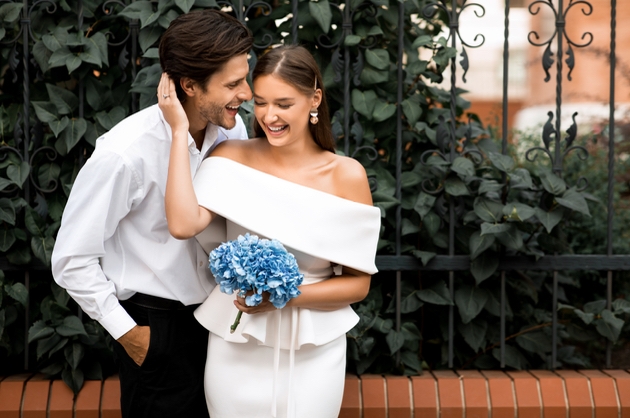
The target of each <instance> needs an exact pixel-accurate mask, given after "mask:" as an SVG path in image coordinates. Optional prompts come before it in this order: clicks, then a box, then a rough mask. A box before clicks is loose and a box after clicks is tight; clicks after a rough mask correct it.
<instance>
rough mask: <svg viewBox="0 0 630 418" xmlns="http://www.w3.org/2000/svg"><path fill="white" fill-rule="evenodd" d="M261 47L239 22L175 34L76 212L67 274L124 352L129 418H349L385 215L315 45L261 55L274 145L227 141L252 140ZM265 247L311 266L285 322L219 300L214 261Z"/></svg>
mask: <svg viewBox="0 0 630 418" xmlns="http://www.w3.org/2000/svg"><path fill="white" fill-rule="evenodd" d="M251 45H252V38H251V35H250V34H249V32H248V31H247V29H246V28H245V27H244V26H243V25H242V24H241V23H240V22H238V21H237V20H236V19H234V18H232V17H230V16H229V15H226V14H224V13H222V12H218V11H213V10H205V11H202V12H191V13H188V14H186V15H182V16H180V17H179V18H177V19H176V20H174V21H173V22H172V24H171V26H170V27H169V29H168V30H167V31H166V32H165V33H164V35H163V37H162V40H161V43H160V63H161V65H162V68H163V70H164V72H165V74H164V75H162V79H161V81H160V85H159V86H158V105H157V106H152V107H150V108H147V109H145V110H143V111H141V112H138V113H136V114H135V115H132V116H130V117H128V118H127V119H125V120H123V121H122V122H121V123H120V124H118V125H117V126H116V127H114V128H113V129H112V130H111V131H110V132H108V133H106V134H105V135H104V136H103V137H101V138H100V139H99V140H98V141H97V146H96V149H95V151H94V153H93V155H92V157H91V158H90V159H89V160H88V162H87V163H86V165H85V167H84V168H83V169H82V170H81V172H80V173H79V175H78V177H77V179H76V181H75V183H74V186H73V189H72V193H71V195H70V198H69V200H68V204H67V206H66V209H65V212H64V216H63V219H62V227H61V229H60V231H59V234H58V237H57V244H56V246H55V249H54V253H53V275H54V277H55V280H56V281H57V282H58V283H59V284H60V285H61V286H63V287H64V288H66V289H67V290H68V293H69V294H70V295H71V296H72V297H73V298H74V299H75V300H76V301H77V302H78V303H79V305H80V306H81V307H82V309H83V310H84V311H85V312H86V313H88V314H89V315H90V317H92V318H94V319H96V320H98V321H99V322H100V323H101V324H102V325H103V326H104V327H105V329H106V330H107V331H108V332H109V333H110V334H111V335H112V337H113V338H114V339H115V340H116V341H117V342H116V343H115V349H116V352H117V354H118V357H119V359H120V380H121V393H122V396H121V404H122V411H123V417H125V418H128V417H133V418H139V417H191V418H195V417H207V416H208V413H209V414H210V416H212V417H213V418H236V417H238V418H240V417H245V418H247V417H271V416H277V417H300V418H301V417H317V418H326V417H331V418H332V417H336V416H337V415H338V413H339V408H340V405H341V398H342V394H343V383H344V375H345V350H346V349H345V344H346V341H345V333H346V332H347V331H348V330H349V329H350V328H351V327H352V326H354V324H355V323H356V321H357V316H356V314H354V312H352V309H351V308H350V307H349V304H350V303H353V302H356V301H359V300H361V299H362V298H364V297H365V295H366V294H367V291H368V289H369V283H370V274H373V273H374V272H375V271H376V269H375V267H374V253H375V249H376V241H377V239H378V232H379V221H380V212H379V210H378V209H376V208H374V207H373V206H371V195H370V191H369V187H368V182H367V178H366V175H365V171H364V170H363V168H362V167H361V166H360V165H359V164H358V163H357V162H356V161H354V160H351V159H349V158H345V157H340V156H337V155H336V154H335V153H334V141H333V138H332V134H331V131H330V121H329V117H328V109H327V106H326V102H325V96H324V92H323V85H322V80H321V75H320V73H319V70H318V69H317V66H316V64H315V61H314V60H313V58H312V56H311V55H310V54H309V53H308V52H306V50H304V49H303V48H300V47H280V48H277V49H273V50H271V51H270V52H268V53H267V54H265V55H263V56H262V57H260V59H259V61H258V63H257V65H256V68H255V69H254V73H253V86H254V95H253V97H254V103H255V116H256V120H255V122H254V128H255V133H256V137H257V138H256V139H251V140H240V141H225V140H226V139H243V138H246V137H247V134H246V130H245V127H244V125H243V122H242V120H241V119H240V117H239V116H238V115H237V111H238V107H239V106H240V104H241V103H242V102H243V101H246V100H250V99H251V98H252V92H251V90H250V88H249V86H248V84H247V81H246V77H247V75H248V72H249V69H248V65H247V53H248V51H249V49H250V48H251ZM219 143H221V144H220V145H218V144H219ZM207 155H209V158H206V159H204V157H206V156H207ZM202 160H203V163H202ZM167 172H168V176H167ZM193 177H194V183H193ZM247 232H249V233H251V234H256V235H259V236H260V237H267V238H276V239H278V240H280V241H281V242H282V243H283V244H284V245H285V246H286V247H287V250H289V251H290V252H291V253H293V254H294V255H295V257H296V259H297V261H298V265H299V267H300V271H301V272H302V273H303V274H304V281H303V284H302V285H301V286H300V291H301V295H300V296H298V297H297V298H295V299H293V300H291V301H290V302H289V303H288V304H287V306H286V307H285V308H283V309H280V310H279V309H275V308H274V307H273V305H271V304H270V303H268V302H263V303H262V304H260V305H258V306H256V307H248V306H246V305H245V303H244V300H243V299H242V298H239V297H238V296H235V295H225V294H222V293H220V291H219V289H218V287H216V288H215V287H214V286H215V282H214V279H213V278H212V277H211V275H210V273H209V269H208V258H207V254H206V253H207V252H208V251H209V250H211V249H212V248H213V247H215V246H216V245H217V244H218V243H219V242H221V241H225V240H226V239H229V240H231V239H235V238H236V237H238V235H243V234H245V233H247ZM197 235H198V238H197V240H196V239H194V238H193V237H195V236H197ZM200 244H201V245H200ZM202 245H203V246H204V248H205V251H204V248H202ZM337 266H338V268H337ZM333 267H335V268H333ZM213 288H214V290H213ZM239 310H240V311H243V312H244V313H245V314H246V315H243V319H242V320H241V324H240V325H239V327H238V328H237V330H236V332H235V333H234V334H230V332H229V326H230V324H231V323H232V321H233V320H234V317H235V316H236V313H237V312H238V311H239ZM200 324H201V325H200ZM208 330H209V331H210V333H208ZM204 365H205V366H204ZM204 370H205V373H204ZM204 376H205V377H204ZM204 387H205V397H204Z"/></svg>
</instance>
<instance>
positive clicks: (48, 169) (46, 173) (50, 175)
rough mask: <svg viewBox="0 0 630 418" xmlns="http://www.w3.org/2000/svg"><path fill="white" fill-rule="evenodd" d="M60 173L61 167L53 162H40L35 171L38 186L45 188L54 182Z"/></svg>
mask: <svg viewBox="0 0 630 418" xmlns="http://www.w3.org/2000/svg"><path fill="white" fill-rule="evenodd" d="M59 173H61V167H59V166H58V165H57V164H55V163H46V164H42V166H41V167H40V168H39V172H38V173H37V179H38V182H39V187H42V188H44V189H47V188H48V186H50V184H51V183H55V182H56V181H57V179H58V178H59Z"/></svg>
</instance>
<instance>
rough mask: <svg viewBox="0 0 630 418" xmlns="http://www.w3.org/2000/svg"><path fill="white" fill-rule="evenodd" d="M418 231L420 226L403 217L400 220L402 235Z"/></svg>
mask: <svg viewBox="0 0 630 418" xmlns="http://www.w3.org/2000/svg"><path fill="white" fill-rule="evenodd" d="M418 231H420V227H419V226H418V225H416V224H414V223H413V222H411V221H410V220H409V219H407V218H403V220H402V235H403V236H405V235H409V234H415V233H416V232H418Z"/></svg>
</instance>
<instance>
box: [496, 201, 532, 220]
mask: <svg viewBox="0 0 630 418" xmlns="http://www.w3.org/2000/svg"><path fill="white" fill-rule="evenodd" d="M503 214H504V215H505V216H506V217H507V218H508V219H509V220H511V221H520V222H522V221H526V220H527V219H529V218H531V217H532V216H534V215H535V214H536V210H535V209H534V208H532V207H531V206H527V205H525V204H523V203H517V202H511V203H508V204H506V205H505V206H504V207H503Z"/></svg>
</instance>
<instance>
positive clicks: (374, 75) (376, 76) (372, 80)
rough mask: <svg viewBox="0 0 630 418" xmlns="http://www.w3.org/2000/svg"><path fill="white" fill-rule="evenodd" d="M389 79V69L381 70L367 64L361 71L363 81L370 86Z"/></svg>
mask: <svg viewBox="0 0 630 418" xmlns="http://www.w3.org/2000/svg"><path fill="white" fill-rule="evenodd" d="M387 80H389V71H381V70H377V69H375V68H372V67H370V66H368V65H366V66H365V67H364V68H363V71H362V72H361V83H363V85H366V86H369V85H372V84H379V83H384V82H386V81H387Z"/></svg>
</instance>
